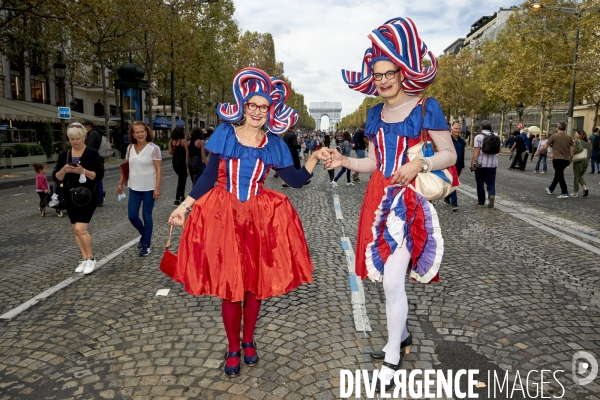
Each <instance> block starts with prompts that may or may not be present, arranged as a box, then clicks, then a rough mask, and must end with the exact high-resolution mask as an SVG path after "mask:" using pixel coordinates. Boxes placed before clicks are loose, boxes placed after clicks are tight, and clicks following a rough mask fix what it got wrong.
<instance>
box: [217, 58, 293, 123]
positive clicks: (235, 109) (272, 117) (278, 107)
mask: <svg viewBox="0 0 600 400" xmlns="http://www.w3.org/2000/svg"><path fill="white" fill-rule="evenodd" d="M252 96H262V97H264V98H265V99H267V100H268V101H269V105H270V107H269V112H268V114H267V126H268V128H269V131H270V132H272V133H275V134H280V133H283V132H285V131H287V130H288V129H290V128H291V127H293V126H294V125H296V123H297V122H298V119H299V117H298V112H297V111H296V110H294V109H293V108H291V107H289V106H286V105H285V104H284V103H285V101H286V100H287V99H288V97H289V96H290V88H289V87H288V85H287V83H285V81H283V80H282V79H279V78H272V77H270V76H269V74H267V73H266V72H265V71H263V70H260V69H258V68H251V67H248V68H244V69H241V70H240V71H238V73H237V74H236V75H235V78H234V79H233V98H234V100H235V103H233V104H229V103H222V104H219V106H217V114H219V117H221V119H222V120H223V121H226V122H237V121H240V120H241V119H242V118H243V117H244V105H245V104H246V102H247V101H248V99H250V98H251V97H252Z"/></svg>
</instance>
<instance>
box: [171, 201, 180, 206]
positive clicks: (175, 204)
mask: <svg viewBox="0 0 600 400" xmlns="http://www.w3.org/2000/svg"><path fill="white" fill-rule="evenodd" d="M173 205H174V206H175V207H177V206H179V205H181V202H180V201H179V200H175V201H174V202H173Z"/></svg>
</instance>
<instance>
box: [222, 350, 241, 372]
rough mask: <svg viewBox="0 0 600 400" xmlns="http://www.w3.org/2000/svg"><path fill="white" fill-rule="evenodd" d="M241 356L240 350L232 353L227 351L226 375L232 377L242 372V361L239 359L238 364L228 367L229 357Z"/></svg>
mask: <svg viewBox="0 0 600 400" xmlns="http://www.w3.org/2000/svg"><path fill="white" fill-rule="evenodd" d="M241 356H242V354H241V353H240V352H239V351H232V352H230V353H227V352H225V375H227V376H228V377H232V376H236V375H238V374H239V373H240V362H239V361H238V364H237V365H235V366H233V367H228V366H227V359H229V358H232V357H237V358H238V359H239V358H240V357H241Z"/></svg>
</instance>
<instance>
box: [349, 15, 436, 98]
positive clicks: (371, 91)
mask: <svg viewBox="0 0 600 400" xmlns="http://www.w3.org/2000/svg"><path fill="white" fill-rule="evenodd" d="M368 38H369V39H371V42H372V45H371V47H370V48H368V49H367V51H365V55H364V58H363V66H362V71H361V72H354V71H347V70H342V77H343V78H344V81H345V82H346V84H347V85H348V87H350V89H354V90H356V91H358V92H361V93H364V94H368V95H377V90H376V88H375V83H374V81H373V75H372V73H373V70H372V68H373V64H375V62H377V61H380V60H385V61H390V62H392V63H394V64H396V65H397V66H399V67H400V73H401V74H402V77H403V78H404V80H403V82H402V89H403V90H404V92H406V93H408V94H410V95H418V94H419V93H421V92H422V91H423V90H424V89H425V88H426V87H427V86H429V85H430V84H431V83H432V82H433V80H434V79H435V75H436V73H437V60H436V59H435V56H434V55H433V53H432V52H431V51H429V50H427V46H426V45H425V43H424V42H423V41H422V40H421V38H420V37H419V34H418V32H417V27H416V26H415V24H414V22H413V21H412V20H411V19H410V18H401V17H398V18H394V19H391V20H389V21H387V22H386V23H385V24H383V25H382V26H380V27H379V28H377V29H375V30H373V31H372V32H371V33H370V34H369V36H368ZM426 55H428V56H429V58H430V59H431V66H429V67H427V68H423V57H425V56H426Z"/></svg>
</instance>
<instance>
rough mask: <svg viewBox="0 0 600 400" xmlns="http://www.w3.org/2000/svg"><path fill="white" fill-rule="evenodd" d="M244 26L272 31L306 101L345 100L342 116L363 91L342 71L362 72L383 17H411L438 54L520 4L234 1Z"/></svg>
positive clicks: (385, 0) (440, 0)
mask: <svg viewBox="0 0 600 400" xmlns="http://www.w3.org/2000/svg"><path fill="white" fill-rule="evenodd" d="M234 1H235V6H236V11H235V18H236V20H237V21H238V24H239V26H240V28H241V29H242V30H243V31H258V32H269V33H271V35H273V39H274V41H275V51H276V57H277V59H278V60H279V61H282V62H283V64H284V69H285V75H286V76H287V78H289V79H290V81H291V82H292V86H293V87H294V90H296V91H297V92H299V93H302V94H303V95H304V102H305V103H306V104H307V105H308V104H310V102H318V101H333V102H340V103H342V117H343V116H345V115H347V114H350V113H352V112H353V111H354V110H356V108H357V107H358V106H359V105H360V103H361V102H362V100H363V98H364V95H363V94H361V93H358V92H355V91H354V90H351V89H349V88H348V86H347V85H346V84H345V83H344V81H343V79H342V74H341V70H342V69H348V70H351V71H360V69H361V66H362V57H363V54H364V52H365V50H366V49H367V47H368V46H369V45H370V42H369V40H368V39H367V35H368V34H369V33H370V32H371V31H372V30H373V29H376V28H377V27H378V26H380V25H382V24H383V23H384V22H385V21H387V20H389V19H392V18H395V17H409V18H411V19H412V20H413V21H414V22H415V25H416V26H417V29H418V31H419V35H420V36H421V38H422V39H423V41H424V42H425V44H426V45H427V47H428V48H429V50H431V51H432V52H433V54H434V55H436V56H439V55H441V54H443V51H444V49H445V48H446V47H448V46H449V45H450V44H452V43H453V42H454V41H455V40H456V39H458V38H464V37H465V36H466V35H467V33H469V31H470V29H471V25H472V24H473V23H475V22H476V21H477V20H478V19H479V18H481V17H482V16H484V15H492V14H493V13H494V12H496V11H498V10H499V9H500V8H501V7H502V8H509V7H511V6H513V5H517V4H518V3H515V4H513V3H511V2H507V1H506V0H504V1H503V0H487V1H480V0H437V1H435V2H434V1H424V0H421V1H419V0H412V1H398V0H396V1H392V0H379V1H372V0H362V1H353V0H337V1H335V0H296V1H293V0H234Z"/></svg>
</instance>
